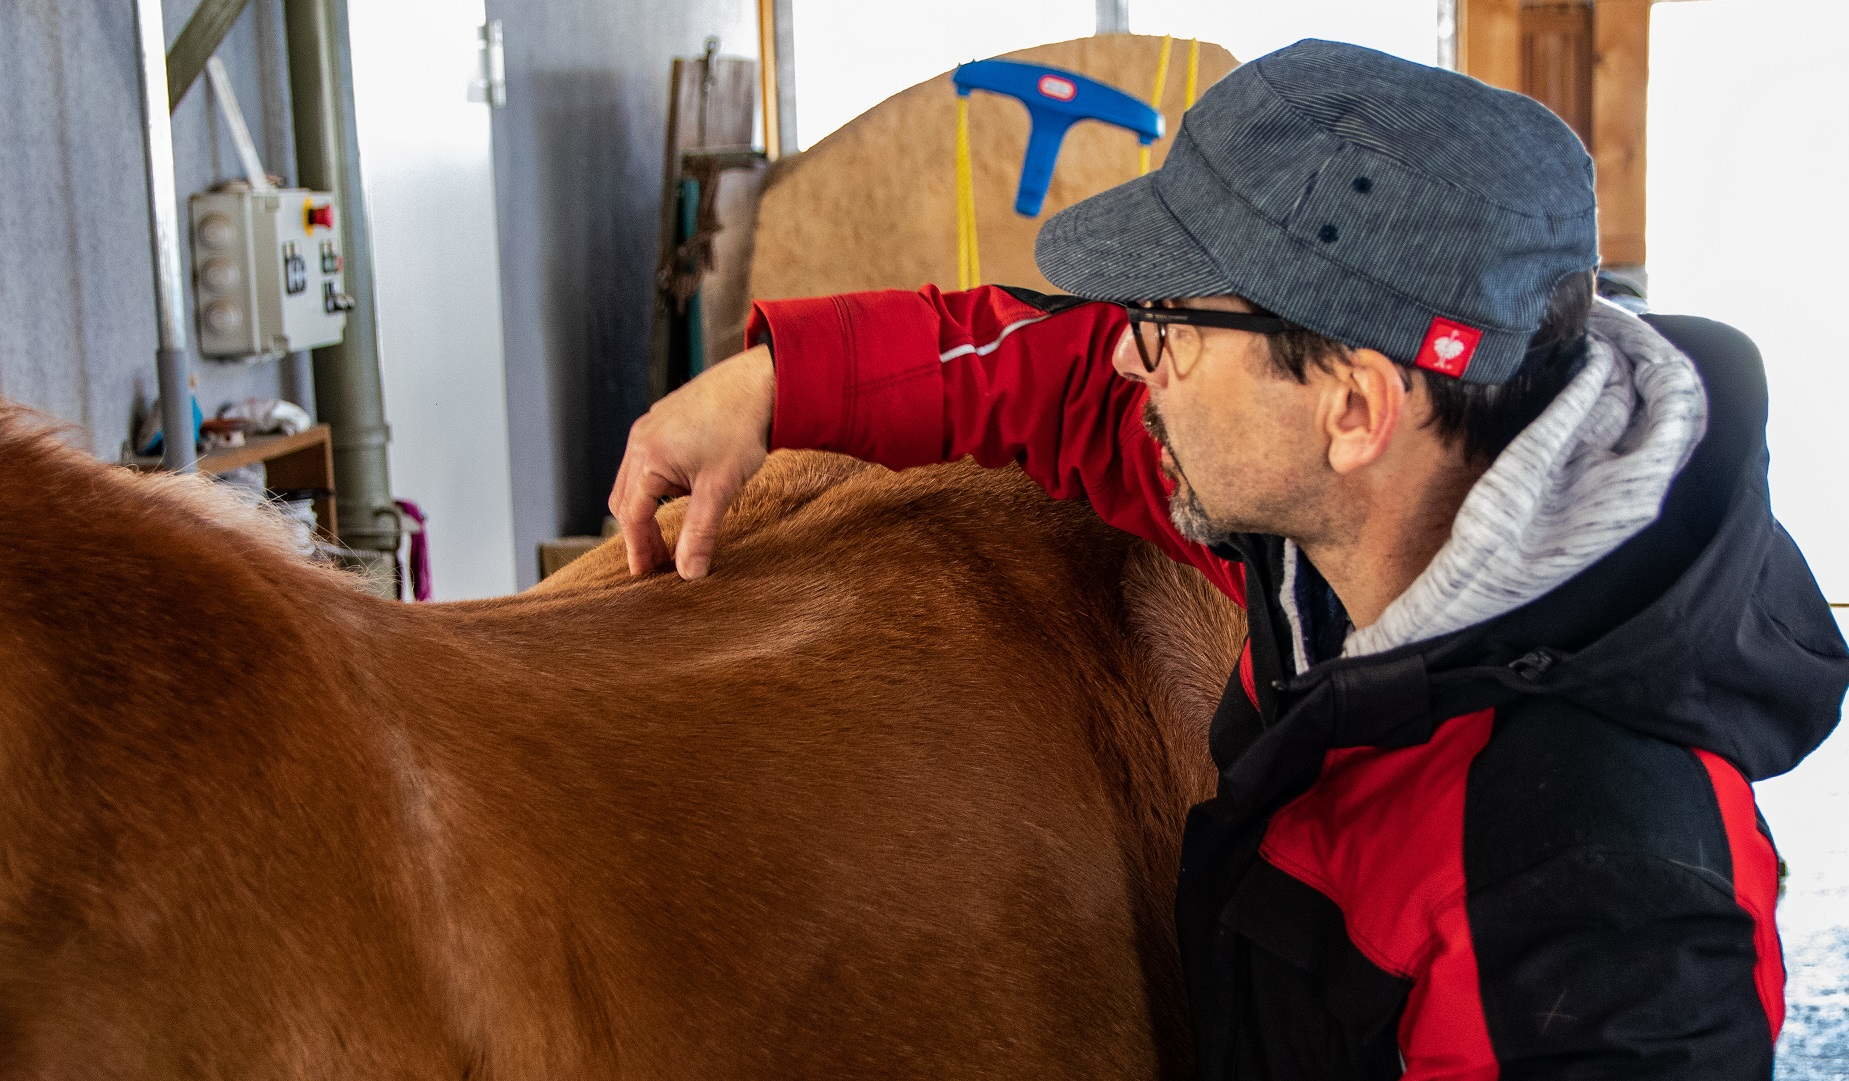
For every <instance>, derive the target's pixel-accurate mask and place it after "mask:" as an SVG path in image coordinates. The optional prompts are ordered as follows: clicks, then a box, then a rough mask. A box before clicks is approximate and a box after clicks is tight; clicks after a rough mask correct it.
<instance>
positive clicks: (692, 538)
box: [674, 477, 738, 578]
mask: <svg viewBox="0 0 1849 1081" xmlns="http://www.w3.org/2000/svg"><path fill="white" fill-rule="evenodd" d="M737 494H738V486H737V485H736V484H725V483H721V482H719V481H716V480H714V479H712V478H710V477H708V478H703V479H701V480H700V481H698V482H696V483H695V484H694V486H693V498H692V499H690V500H688V502H687V513H686V515H685V516H683V517H682V518H681V535H680V540H679V542H678V543H677V544H676V546H675V554H674V566H675V568H676V569H677V570H679V571H680V575H681V577H682V578H702V577H705V575H706V572H707V571H708V570H710V569H711V568H712V565H713V547H714V545H715V544H716V543H717V542H718V540H719V523H720V522H721V521H723V520H724V519H725V509H726V507H728V506H730V505H731V503H732V497H733V496H735V495H737Z"/></svg>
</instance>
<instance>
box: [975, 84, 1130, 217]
mask: <svg viewBox="0 0 1849 1081" xmlns="http://www.w3.org/2000/svg"><path fill="white" fill-rule="evenodd" d="M951 81H952V82H954V83H955V84H956V87H957V94H958V96H960V97H968V96H969V93H970V91H972V90H987V91H989V92H990V93H992V94H1005V95H1007V96H1008V97H1011V98H1014V99H1016V100H1018V101H1020V103H1021V104H1023V105H1025V106H1027V118H1028V125H1029V127H1028V135H1027V157H1026V159H1025V160H1024V161H1022V162H1021V186H1020V187H1019V188H1017V189H1016V190H1015V193H1014V209H1015V212H1016V213H1018V214H1022V215H1025V216H1026V217H1029V218H1031V217H1034V216H1036V215H1038V214H1039V213H1040V207H1041V204H1043V203H1044V202H1046V190H1047V186H1048V185H1049V184H1051V183H1052V182H1053V163H1054V161H1055V160H1057V159H1058V157H1059V144H1060V143H1061V142H1063V141H1064V140H1065V138H1066V129H1067V128H1070V127H1071V126H1072V125H1073V124H1075V123H1077V122H1078V121H1080V120H1101V121H1103V122H1104V123H1106V124H1112V125H1115V126H1117V127H1120V128H1126V129H1128V130H1130V131H1132V132H1135V133H1136V137H1137V141H1138V142H1139V143H1142V144H1143V145H1144V146H1148V145H1149V144H1150V143H1153V142H1155V141H1156V140H1157V139H1160V138H1162V114H1161V113H1160V112H1158V111H1156V110H1155V109H1154V108H1152V107H1151V106H1150V105H1149V104H1148V103H1147V102H1143V101H1139V100H1137V99H1136V98H1133V97H1131V96H1130V95H1129V94H1126V93H1124V92H1123V91H1122V90H1119V89H1117V88H1116V87H1114V86H1111V85H1109V84H1107V83H1101V82H1099V81H1098V80H1096V79H1088V78H1086V77H1085V76H1083V75H1080V74H1078V73H1077V72H1071V71H1062V70H1060V69H1059V68H1049V67H1042V66H1041V65H1039V64H1023V63H1021V62H1019V61H1017V60H977V61H973V62H971V63H968V64H964V65H962V66H961V67H959V68H957V70H956V71H955V72H953V73H952V74H951Z"/></svg>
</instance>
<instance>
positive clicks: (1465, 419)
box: [1268, 271, 1593, 465]
mask: <svg viewBox="0 0 1849 1081" xmlns="http://www.w3.org/2000/svg"><path fill="white" fill-rule="evenodd" d="M1592 288H1593V287H1592V273H1591V272H1590V271H1587V272H1585V273H1580V274H1569V275H1567V276H1566V277H1564V278H1562V279H1560V282H1559V284H1557V285H1555V286H1554V291H1553V294H1552V295H1551V296H1550V297H1549V298H1548V303H1547V314H1546V315H1544V316H1542V317H1541V326H1540V328H1539V329H1538V330H1536V331H1535V333H1534V336H1533V337H1532V338H1530V339H1528V350H1527V352H1526V353H1525V354H1524V355H1523V356H1522V365H1521V367H1520V368H1519V369H1517V370H1516V373H1515V375H1514V377H1513V378H1511V379H1510V380H1509V381H1508V382H1506V383H1497V384H1489V383H1466V382H1464V381H1463V380H1461V379H1453V378H1451V377H1450V376H1447V375H1440V374H1439V373H1437V372H1431V371H1426V370H1425V369H1423V368H1413V367H1411V366H1410V365H1409V364H1408V363H1407V362H1408V360H1409V359H1410V358H1403V357H1394V358H1393V359H1394V361H1396V362H1397V363H1399V364H1400V365H1401V366H1402V367H1401V376H1402V378H1403V379H1404V380H1405V382H1406V385H1407V387H1408V388H1410V387H1411V386H1412V377H1413V374H1414V373H1415V372H1416V373H1417V374H1418V375H1419V376H1421V377H1423V378H1424V380H1425V389H1426V393H1427V394H1428V395H1429V396H1430V397H1431V399H1432V420H1431V423H1432V425H1433V426H1434V427H1436V428H1437V429H1438V435H1439V438H1441V439H1443V440H1445V441H1446V442H1447V443H1450V444H1452V445H1454V446H1456V445H1460V444H1461V445H1462V447H1463V450H1464V457H1465V458H1466V459H1467V460H1469V461H1471V462H1473V463H1476V464H1479V465H1481V464H1486V463H1488V462H1490V461H1491V460H1493V459H1494V458H1495V457H1496V455H1498V454H1501V453H1502V451H1503V448H1505V447H1507V446H1508V445H1509V443H1510V442H1511V441H1512V440H1514V438H1515V437H1516V435H1518V434H1520V432H1521V430H1522V429H1523V428H1526V427H1528V425H1529V424H1531V423H1533V422H1534V419H1535V418H1536V417H1538V416H1540V415H1541V411H1542V410H1544V409H1546V408H1547V405H1548V403H1549V402H1551V401H1553V400H1554V396H1555V395H1557V394H1559V393H1560V390H1561V388H1562V387H1564V386H1566V385H1567V382H1568V380H1570V379H1572V378H1573V375H1574V373H1575V372H1577V371H1579V366H1580V362H1581V361H1582V360H1584V359H1585V355H1586V320H1587V318H1588V317H1589V316H1590V315H1591V314H1592ZM1268 340H1269V341H1270V342H1271V364H1272V366H1273V367H1274V368H1275V369H1277V371H1278V373H1279V374H1280V375H1285V376H1289V377H1290V378H1292V379H1295V380H1296V381H1297V382H1299V383H1303V382H1307V381H1308V378H1309V377H1308V371H1309V366H1310V365H1312V364H1314V365H1316V366H1317V367H1318V368H1319V369H1321V370H1323V371H1332V370H1333V365H1334V363H1335V362H1336V360H1337V359H1338V358H1340V357H1342V356H1343V355H1344V354H1346V353H1347V352H1348V347H1347V346H1344V345H1343V344H1342V343H1341V342H1338V341H1336V340H1335V339H1333V338H1327V337H1324V336H1323V335H1321V334H1318V333H1316V332H1315V331H1313V330H1306V329H1304V328H1302V327H1295V328H1292V329H1290V330H1286V331H1283V332H1282V333H1278V334H1273V335H1270V337H1269V339H1268Z"/></svg>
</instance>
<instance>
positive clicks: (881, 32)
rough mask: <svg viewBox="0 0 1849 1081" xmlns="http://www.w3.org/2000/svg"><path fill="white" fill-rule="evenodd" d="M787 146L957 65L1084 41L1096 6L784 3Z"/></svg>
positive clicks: (1047, 1)
mask: <svg viewBox="0 0 1849 1081" xmlns="http://www.w3.org/2000/svg"><path fill="white" fill-rule="evenodd" d="M791 17H792V21H793V28H794V30H795V37H796V41H795V46H796V136H797V142H798V143H799V144H800V145H801V146H802V147H804V148H805V149H806V148H808V147H811V146H814V145H815V144H816V143H817V142H819V141H821V139H822V138H823V137H824V136H826V135H827V134H828V133H829V132H832V131H834V130H835V129H836V128H838V127H840V126H841V125H843V124H845V123H847V122H848V121H849V120H852V119H854V118H855V117H856V116H859V115H860V114H861V113H863V112H866V111H867V110H868V109H871V108H872V107H873V106H875V105H878V104H879V103H880V102H882V101H885V100H886V99H887V98H889V97H891V96H892V95H894V94H896V93H898V92H899V91H901V90H904V89H906V88H907V87H910V86H913V85H915V84H917V83H921V82H923V81H925V80H926V79H929V78H930V77H932V76H933V75H937V74H940V73H942V72H946V71H949V70H950V69H951V68H954V67H956V66H957V65H958V64H961V63H963V62H964V61H966V60H981V59H984V58H986V57H990V56H995V55H996V54H998V53H1005V52H1010V51H1012V50H1015V49H1025V48H1027V47H1028V46H1030V45H1044V44H1046V43H1047V42H1052V41H1069V40H1071V39H1072V38H1082V37H1089V36H1090V35H1091V34H1092V32H1093V31H1095V30H1096V29H1097V20H1098V5H1097V3H1096V0H1026V2H1024V0H1014V2H1012V3H1010V2H1005V0H1004V2H997V0H937V2H936V3H930V4H899V3H867V2H866V0H793V4H792V12H791Z"/></svg>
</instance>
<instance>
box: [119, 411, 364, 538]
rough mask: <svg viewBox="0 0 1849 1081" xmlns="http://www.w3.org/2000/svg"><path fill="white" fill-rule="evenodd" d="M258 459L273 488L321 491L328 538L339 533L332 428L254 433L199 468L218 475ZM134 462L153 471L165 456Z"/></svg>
mask: <svg viewBox="0 0 1849 1081" xmlns="http://www.w3.org/2000/svg"><path fill="white" fill-rule="evenodd" d="M258 462H262V463H263V467H264V469H263V471H264V485H265V486H266V487H268V488H269V489H270V490H271V491H274V492H280V491H285V490H289V489H311V490H313V491H315V492H317V493H319V494H317V495H316V496H315V499H314V504H315V519H316V522H317V524H318V525H319V526H320V529H321V531H322V532H323V533H324V534H326V535H327V539H329V540H332V539H333V538H334V537H336V536H337V535H338V534H339V529H340V523H339V521H338V520H337V519H336V518H335V517H334V439H333V430H332V429H330V428H329V427H328V426H327V425H325V424H317V425H315V426H314V427H312V428H309V429H307V430H306V431H301V432H297V433H296V434H294V435H253V436H250V437H249V438H247V439H245V441H244V442H243V443H242V444H241V445H239V446H235V447H226V448H224V449H223V450H215V451H212V452H211V453H210V454H205V455H202V456H201V457H200V459H199V472H201V473H204V474H205V475H206V476H218V475H219V474H221V473H229V472H231V471H232V470H234V469H242V468H244V467H245V466H247V465H255V464H257V463H258ZM132 464H133V465H134V466H135V468H137V469H143V470H148V471H150V472H152V471H155V470H158V469H160V467H161V460H160V459H159V458H136V459H134V461H133V463H132Z"/></svg>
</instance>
